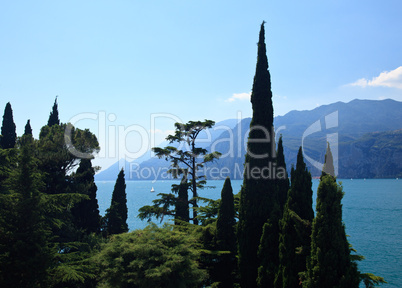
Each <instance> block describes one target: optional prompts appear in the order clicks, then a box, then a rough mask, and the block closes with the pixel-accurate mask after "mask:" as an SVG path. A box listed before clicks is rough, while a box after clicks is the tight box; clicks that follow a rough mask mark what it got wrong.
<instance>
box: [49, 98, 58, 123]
mask: <svg viewBox="0 0 402 288" xmlns="http://www.w3.org/2000/svg"><path fill="white" fill-rule="evenodd" d="M53 125H60V120H59V110H58V108H57V96H56V99H55V100H54V104H53V107H52V112H50V115H49V120H48V121H47V126H49V127H52V126H53Z"/></svg>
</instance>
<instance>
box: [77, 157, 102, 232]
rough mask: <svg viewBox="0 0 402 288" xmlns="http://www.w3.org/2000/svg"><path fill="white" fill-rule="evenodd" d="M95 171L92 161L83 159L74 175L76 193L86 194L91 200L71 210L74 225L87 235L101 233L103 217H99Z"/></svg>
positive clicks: (82, 202)
mask: <svg viewBox="0 0 402 288" xmlns="http://www.w3.org/2000/svg"><path fill="white" fill-rule="evenodd" d="M94 175H95V170H94V168H93V167H92V163H91V160H90V159H81V162H80V165H79V167H78V169H77V171H76V173H75V175H74V182H75V186H76V192H79V193H82V194H85V195H87V196H88V197H89V199H86V200H82V201H81V202H79V203H78V204H76V205H75V206H74V207H73V209H72V210H71V212H72V214H73V217H74V224H75V225H76V227H77V228H78V229H82V230H83V231H84V232H85V233H87V234H89V233H92V232H94V233H99V232H100V224H101V216H100V215H99V206H98V200H97V199H96V191H97V190H98V188H97V187H96V184H95V180H94Z"/></svg>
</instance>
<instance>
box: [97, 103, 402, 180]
mask: <svg viewBox="0 0 402 288" xmlns="http://www.w3.org/2000/svg"><path fill="white" fill-rule="evenodd" d="M250 120H251V118H246V119H243V120H242V121H241V122H240V123H238V120H236V119H230V120H226V121H222V122H219V123H217V124H216V126H215V128H216V129H214V130H211V131H209V132H208V133H206V134H205V135H200V136H202V137H200V140H201V139H202V141H200V143H199V144H200V146H201V145H202V147H204V148H207V149H208V150H209V151H219V152H221V153H222V154H223V156H222V158H221V159H220V160H218V161H216V162H215V163H212V164H209V165H207V166H206V167H205V169H206V170H205V171H204V172H206V174H207V176H208V179H223V178H225V177H226V176H230V177H231V178H232V179H240V178H241V177H242V175H243V172H242V169H243V163H244V155H245V153H246V143H247V138H248V130H249V127H250ZM274 125H275V130H276V131H277V134H278V135H276V138H278V136H279V134H282V136H283V144H284V153H285V159H286V163H287V168H288V171H290V167H291V165H292V164H295V162H296V156H297V150H298V148H299V147H300V146H301V145H302V144H303V149H304V153H305V157H306V156H307V157H310V159H313V160H314V161H318V162H321V163H322V162H323V159H324V154H325V150H326V145H327V141H328V139H329V138H328V136H331V135H332V136H331V137H335V138H332V139H336V138H337V141H336V142H338V143H339V145H338V146H337V147H336V146H335V147H333V149H338V156H339V157H338V164H339V177H343V178H374V177H377V178H379V177H397V176H395V175H398V173H399V172H398V169H399V171H400V170H401V169H400V167H399V166H398V165H396V166H395V165H394V164H392V163H394V160H392V159H390V158H395V159H399V158H398V157H399V156H398V155H400V154H399V153H402V152H401V147H400V145H398V140H400V139H399V138H398V137H399V136H398V135H400V133H399V132H389V133H378V132H385V131H394V130H398V129H402V102H398V101H394V100H390V99H387V100H378V101H377V100H353V101H351V102H349V103H343V102H336V103H333V104H329V105H323V106H320V107H317V108H315V109H313V110H305V111H291V112H289V113H287V114H286V115H284V116H277V117H275V120H274ZM374 132H376V133H374ZM367 133H372V134H367ZM373 133H374V134H373ZM395 133H396V134H395ZM366 134H367V135H366ZM390 135H397V136H395V137H396V138H395V139H396V140H395V139H394V141H391V138H390V137H391V136H390ZM207 139H209V140H210V142H208V141H206V140H207ZM373 139H376V140H375V141H374V140H373ZM376 141H377V142H376ZM388 142H389V143H390V144H389V145H388V146H387V145H385V144H384V143H388ZM331 143H332V142H331ZM378 143H382V145H379V144H378ZM399 143H401V142H399ZM165 144H166V143H165ZM383 144H384V145H383ZM370 145H371V146H370ZM163 146H165V145H162V147H163ZM376 147H377V148H376ZM376 155H382V156H381V157H385V158H384V160H383V161H385V162H386V163H391V164H389V165H388V166H386V165H385V166H384V165H382V166H381V167H383V168H381V169H380V168H378V167H379V163H378V161H379V159H380V158H378V157H380V156H378V157H377V156H376ZM306 163H307V166H308V167H309V168H310V171H311V172H312V174H313V176H318V175H320V173H321V171H320V170H319V169H318V168H316V167H314V165H313V164H312V163H311V162H310V161H308V160H306ZM130 165H131V169H130ZM392 165H394V166H395V167H394V166H392ZM168 167H169V163H168V162H166V161H165V160H160V159H155V158H151V159H149V160H146V161H143V162H141V163H138V164H137V163H131V164H130V163H127V164H126V169H127V170H126V171H127V172H129V171H131V173H126V175H127V179H129V180H138V179H141V180H154V179H164V177H166V176H167V175H166V171H167V169H168ZM375 167H377V168H378V169H377V168H375ZM387 167H389V168H387ZM392 167H394V168H392ZM398 167H399V168H398ZM393 169H394V170H393ZM110 171H113V173H110ZM392 171H393V172H392ZM117 173H118V165H117V164H114V165H113V166H112V167H110V168H109V169H107V170H105V171H103V172H100V173H99V174H98V175H96V180H114V179H115V177H116V175H117ZM114 174H115V175H114ZM110 175H114V176H113V178H112V179H109V177H110Z"/></svg>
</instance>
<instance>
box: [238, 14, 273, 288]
mask: <svg viewBox="0 0 402 288" xmlns="http://www.w3.org/2000/svg"><path fill="white" fill-rule="evenodd" d="M264 23H265V22H263V23H262V24H261V30H260V35H259V41H258V58H257V65H256V72H255V76H254V82H253V89H252V93H251V103H252V108H253V118H252V120H251V123H250V133H249V139H248V143H247V154H246V157H245V172H244V180H243V185H242V189H241V192H240V194H241V198H240V209H239V224H238V245H239V269H240V277H241V286H242V287H247V288H252V287H256V286H257V282H256V279H257V270H258V267H259V266H260V264H259V261H258V256H257V250H258V246H259V244H260V239H261V235H262V229H263V225H264V223H265V222H266V221H267V220H268V218H269V217H270V214H271V212H272V211H273V208H274V207H275V206H276V205H277V202H278V200H277V195H276V188H275V186H276V181H275V179H274V178H275V177H270V176H275V175H267V171H269V170H270V167H271V168H272V165H273V164H274V162H275V161H274V155H273V154H274V152H275V143H274V135H272V133H271V131H272V130H273V107H272V91H271V77H270V74H269V71H268V59H267V55H266V47H265V36H264V34H265V31H264ZM264 173H265V174H264ZM273 238H275V236H274V237H273Z"/></svg>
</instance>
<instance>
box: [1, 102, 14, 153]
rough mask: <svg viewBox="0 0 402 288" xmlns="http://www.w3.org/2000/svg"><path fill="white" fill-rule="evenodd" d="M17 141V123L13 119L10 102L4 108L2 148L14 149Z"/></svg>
mask: <svg viewBox="0 0 402 288" xmlns="http://www.w3.org/2000/svg"><path fill="white" fill-rule="evenodd" d="M16 140H17V133H16V132H15V123H14V119H13V110H12V109H11V104H10V102H8V103H7V104H6V107H5V108H4V115H3V124H2V126H1V138H0V147H1V148H3V149H9V148H14V146H15V142H16Z"/></svg>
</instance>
